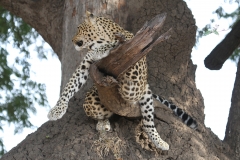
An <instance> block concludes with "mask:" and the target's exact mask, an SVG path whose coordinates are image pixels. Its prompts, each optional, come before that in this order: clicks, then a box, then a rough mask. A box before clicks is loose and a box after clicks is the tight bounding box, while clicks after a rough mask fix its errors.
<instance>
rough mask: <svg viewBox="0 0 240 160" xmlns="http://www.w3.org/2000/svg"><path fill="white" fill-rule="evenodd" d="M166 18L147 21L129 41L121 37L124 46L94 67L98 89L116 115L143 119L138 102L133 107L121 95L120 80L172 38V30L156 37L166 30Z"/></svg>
mask: <svg viewBox="0 0 240 160" xmlns="http://www.w3.org/2000/svg"><path fill="white" fill-rule="evenodd" d="M166 16H167V14H166V13H163V14H159V15H157V16H155V17H154V18H153V19H152V20H150V21H149V22H146V23H145V24H144V25H143V27H142V28H141V29H140V30H139V31H138V32H137V33H136V35H135V36H134V37H133V38H132V39H131V40H129V41H126V42H123V41H124V37H121V36H119V35H117V38H118V39H119V41H120V42H123V43H122V44H120V45H119V46H118V47H116V48H114V49H113V50H111V53H110V54H109V55H108V56H107V57H105V58H103V59H102V60H100V61H98V62H96V63H94V64H92V65H91V67H90V75H91V77H92V78H93V80H94V82H95V84H96V86H97V89H98V94H99V98H100V99H101V103H102V104H103V105H104V106H105V107H106V108H108V109H109V110H111V111H112V112H114V113H115V114H118V115H121V116H127V117H140V116H141V112H140V107H139V104H138V103H137V104H129V103H127V102H126V101H125V100H124V99H123V98H122V97H121V96H120V95H119V93H118V85H117V83H118V82H117V80H116V79H117V78H118V77H119V76H121V75H122V74H123V73H125V72H126V71H127V70H128V69H129V68H130V67H131V66H133V65H134V64H135V63H136V62H138V61H139V60H140V59H141V58H142V57H144V56H146V55H147V53H148V52H149V51H150V50H151V49H152V48H153V46H155V45H157V44H159V43H160V42H162V41H164V40H166V39H168V38H170V32H171V30H172V29H171V28H170V29H169V30H168V31H167V32H165V33H164V34H162V35H161V36H160V37H157V36H156V35H157V33H158V31H159V30H160V29H161V28H162V27H163V24H164V21H165V20H166ZM104 75H107V76H104ZM115 78H116V79H115ZM154 104H156V102H155V103H154Z"/></svg>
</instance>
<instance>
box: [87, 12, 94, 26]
mask: <svg viewBox="0 0 240 160" xmlns="http://www.w3.org/2000/svg"><path fill="white" fill-rule="evenodd" d="M85 22H86V23H91V24H92V25H94V24H96V17H95V16H94V15H93V14H92V13H91V12H89V11H86V17H85Z"/></svg>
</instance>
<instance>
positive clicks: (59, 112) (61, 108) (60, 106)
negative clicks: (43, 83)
mask: <svg viewBox="0 0 240 160" xmlns="http://www.w3.org/2000/svg"><path fill="white" fill-rule="evenodd" d="M67 107H68V106H67V104H66V103H59V102H58V103H57V105H56V106H55V107H53V108H52V109H51V110H50V111H49V112H48V115H47V117H48V119H49V120H51V121H56V120H58V119H60V118H62V116H63V115H64V114H65V113H66V111H67Z"/></svg>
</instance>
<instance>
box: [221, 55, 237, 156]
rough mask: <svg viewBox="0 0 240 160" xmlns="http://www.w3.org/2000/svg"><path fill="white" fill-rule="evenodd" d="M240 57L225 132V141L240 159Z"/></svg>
mask: <svg viewBox="0 0 240 160" xmlns="http://www.w3.org/2000/svg"><path fill="white" fill-rule="evenodd" d="M239 122H240V59H239V60H238V68H237V73H236V80H235V84H234V89H233V92H232V104H231V108H230V113H229V116H228V123H227V127H226V132H225V138H224V142H225V143H227V144H228V145H229V147H230V148H229V149H230V150H231V151H232V154H233V155H234V157H235V158H236V159H240V125H239Z"/></svg>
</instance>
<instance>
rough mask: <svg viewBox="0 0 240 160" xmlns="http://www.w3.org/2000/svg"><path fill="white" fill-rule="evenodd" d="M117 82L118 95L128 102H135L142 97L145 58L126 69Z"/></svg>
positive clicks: (145, 72)
mask: <svg viewBox="0 0 240 160" xmlns="http://www.w3.org/2000/svg"><path fill="white" fill-rule="evenodd" d="M118 81H119V93H120V95H121V96H122V98H123V99H125V100H126V101H128V102H132V103H134V102H137V101H139V100H140V98H141V97H142V96H143V94H144V91H145V88H146V85H147V64H146V57H143V58H142V59H141V60H140V61H138V62H137V63H136V64H135V65H134V66H132V67H131V68H129V69H128V71H127V72H126V73H124V74H123V75H122V76H121V77H119V78H118Z"/></svg>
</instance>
